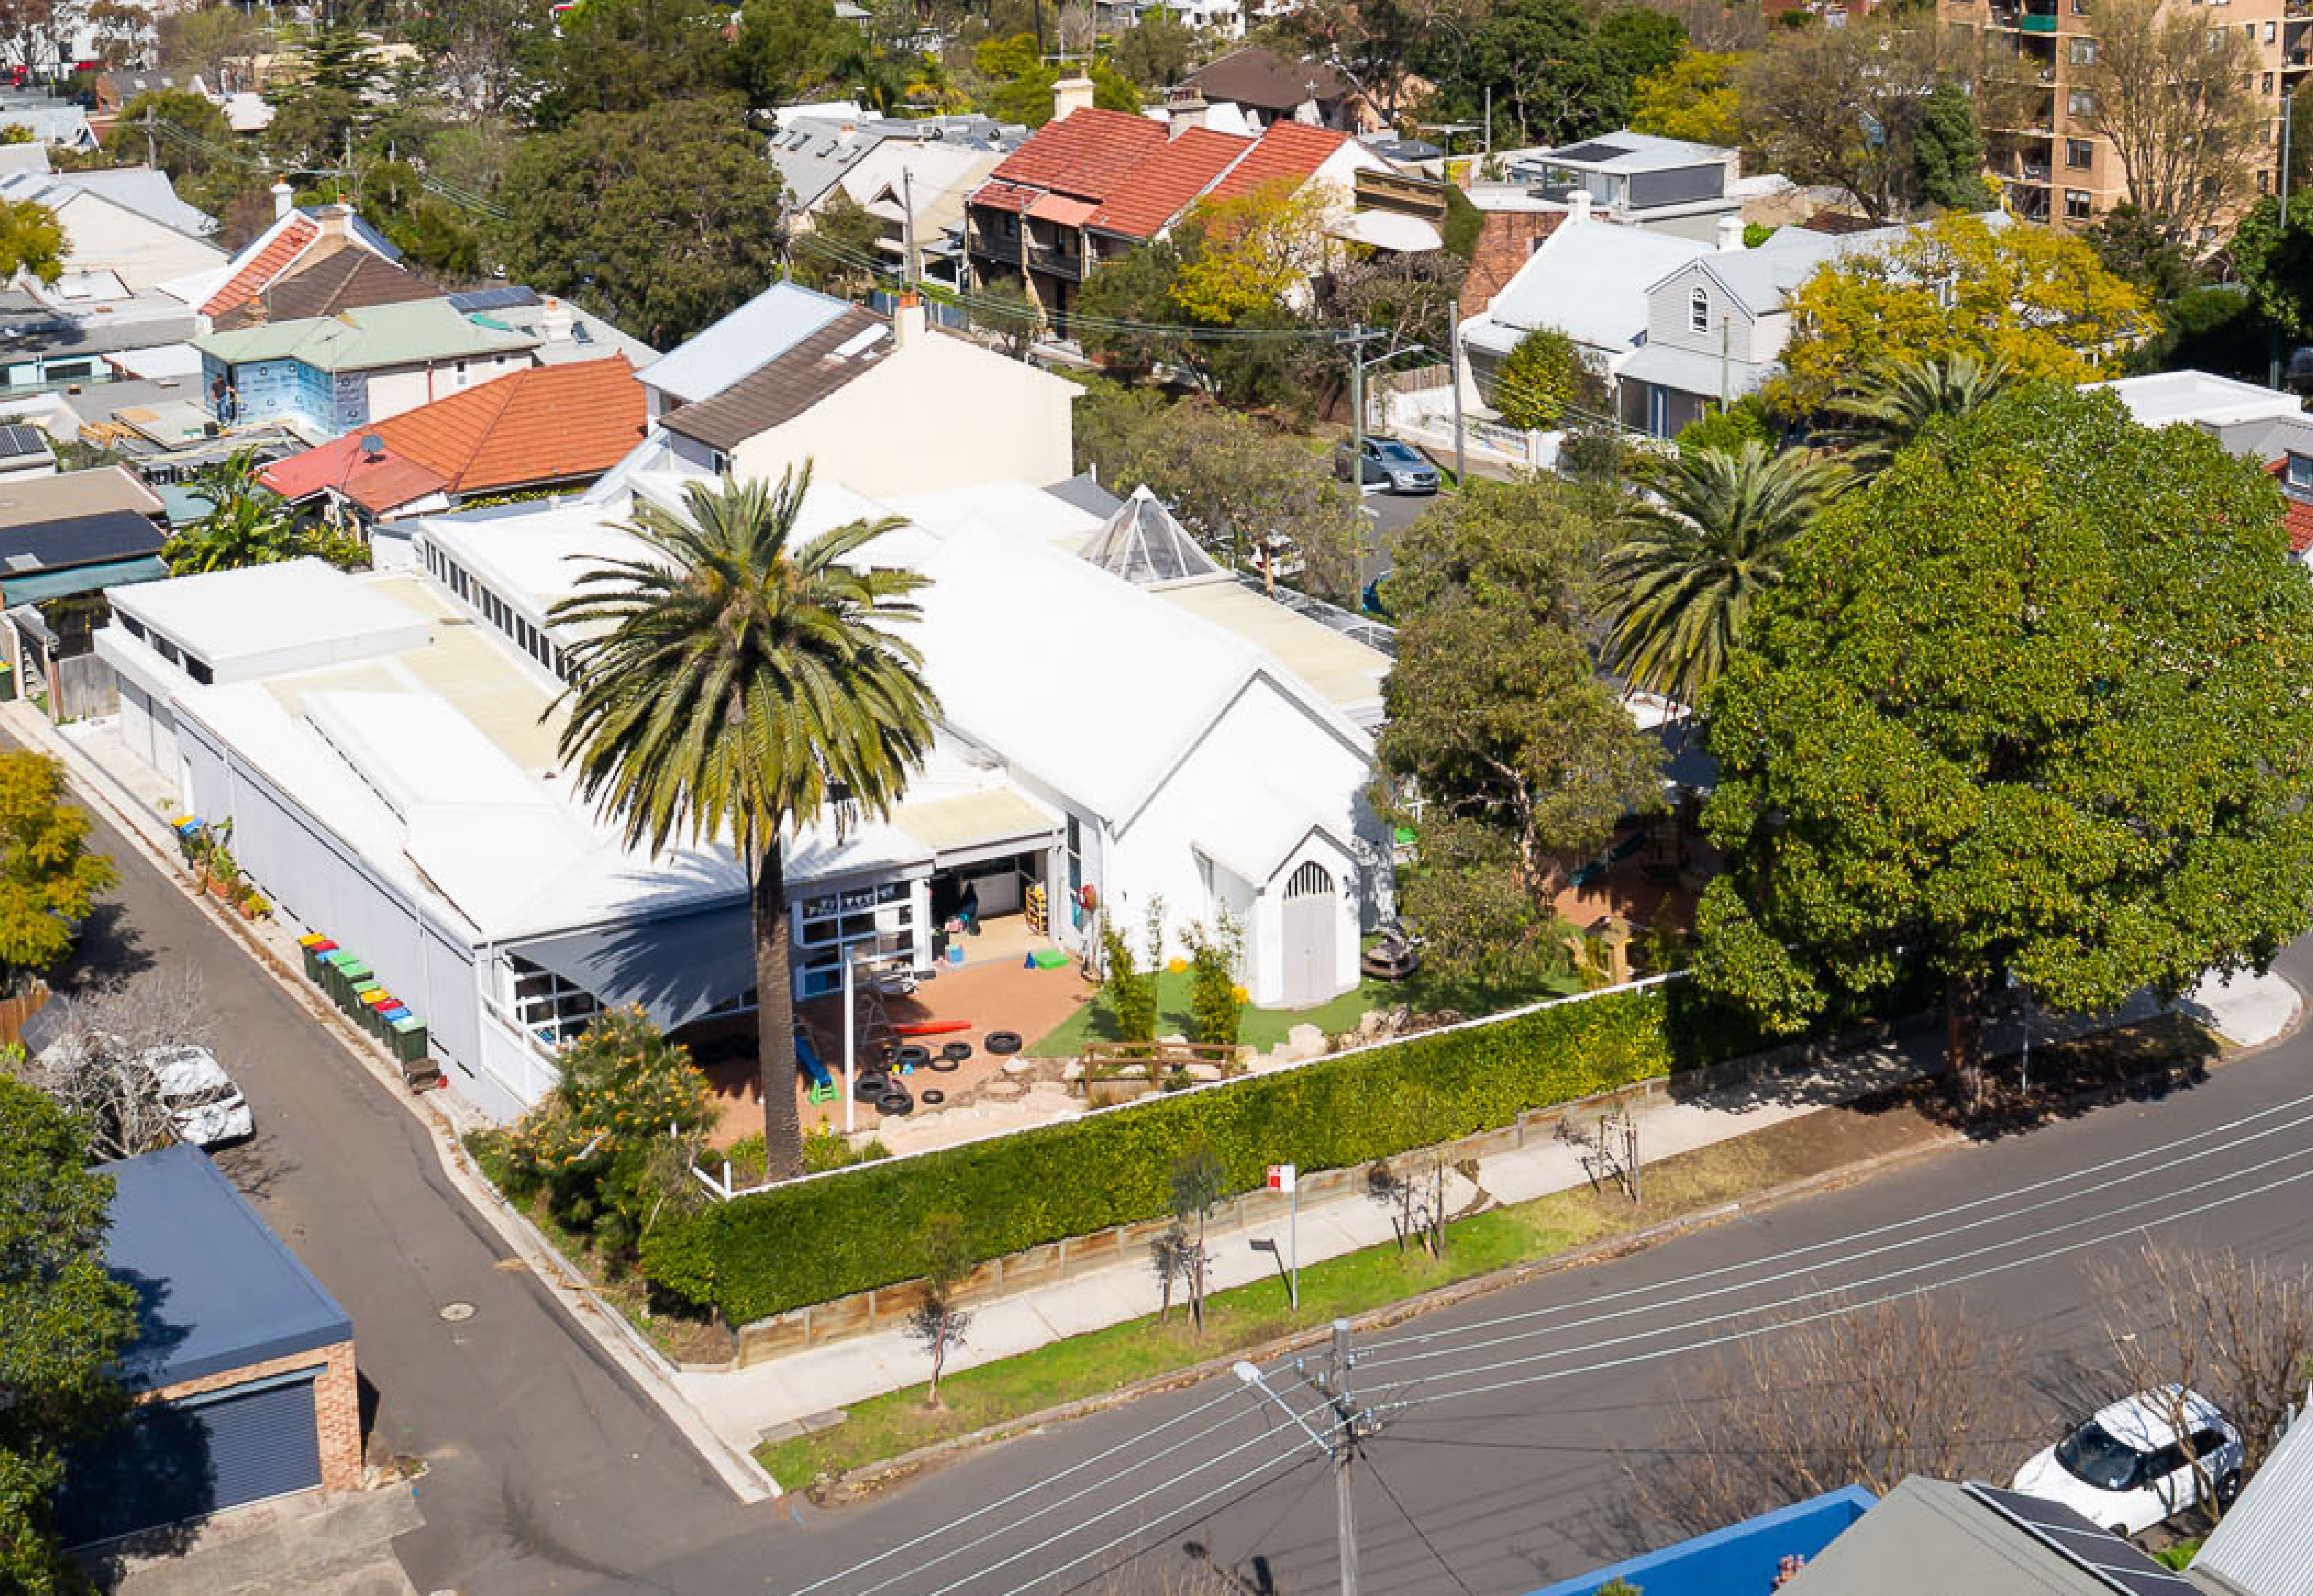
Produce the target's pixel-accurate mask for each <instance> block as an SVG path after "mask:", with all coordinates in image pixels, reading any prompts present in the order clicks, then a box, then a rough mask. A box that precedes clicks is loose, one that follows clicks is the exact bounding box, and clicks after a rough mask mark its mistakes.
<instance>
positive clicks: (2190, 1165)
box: [653, 949, 2313, 1596]
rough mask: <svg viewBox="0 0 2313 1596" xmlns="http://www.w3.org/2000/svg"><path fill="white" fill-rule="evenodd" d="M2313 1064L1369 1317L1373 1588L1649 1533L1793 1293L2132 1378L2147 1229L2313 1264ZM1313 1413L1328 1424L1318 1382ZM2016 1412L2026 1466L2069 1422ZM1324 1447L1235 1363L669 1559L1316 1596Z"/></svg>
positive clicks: (793, 1590) (1522, 1579)
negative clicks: (2014, 1337) (2123, 1368)
mask: <svg viewBox="0 0 2313 1596" xmlns="http://www.w3.org/2000/svg"><path fill="white" fill-rule="evenodd" d="M2283 968H2284V970H2285V972H2286V973H2289V974H2291V976H2292V978H2296V979H2297V980H2299V981H2300V984H2303V983H2304V982H2305V981H2306V980H2307V979H2308V978H2309V976H2313V959H2309V958H2308V957H2307V955H2306V953H2305V951H2303V950H2301V949H2300V950H2295V951H2292V952H2291V955H2289V956H2288V957H2286V958H2285V959H2284V961H2283ZM2309 1065H2313V1041H2309V1040H2308V1039H2306V1038H2304V1037H2300V1038H2298V1039H2292V1040H2291V1041H2290V1042H2287V1043H2285V1044H2283V1045H2282V1046H2281V1047H2279V1048H2275V1049H2274V1050H2273V1051H2271V1052H2269V1053H2266V1054H2265V1055H2262V1056H2260V1057H2255V1058H2250V1059H2246V1060H2242V1061H2240V1062H2238V1063H2235V1064H2232V1065H2228V1066H2226V1067H2224V1068H2222V1069H2221V1070H2219V1071H2217V1072H2216V1073H2215V1074H2212V1076H2210V1077H2209V1078H2208V1079H2206V1080H2205V1081H2203V1083H2200V1084H2198V1085H2196V1086H2194V1087H2192V1088H2190V1089H2188V1090H2185V1091H2181V1092H2176V1093H2174V1094H2172V1095H2170V1096H2169V1097H2168V1098H2167V1099H2166V1100H2164V1101H2141V1102H2124V1103H2119V1104H2115V1105H2111V1106H2107V1107H2104V1108H2100V1109H2094V1110H2091V1111H2089V1112H2086V1113H2084V1114H2082V1115H2080V1117H2078V1118H2072V1119H2069V1120H2064V1121H2061V1122H2058V1123H2056V1124H2054V1125H2051V1126H2047V1127H2043V1128H2040V1129H2038V1130H2036V1131H2033V1132H2031V1133H2029V1134H2027V1135H2020V1136H2011V1137H2008V1138H2006V1139H2002V1140H1998V1141H1994V1142H1992V1143H1989V1144H1975V1145H1970V1146H1967V1147H1964V1148H1959V1149H1956V1150H1953V1151H1951V1152H1948V1153H1941V1154H1939V1155H1937V1156H1935V1157H1933V1158H1931V1159H1930V1160H1927V1161H1925V1162H1922V1163H1918V1164H1915V1165H1912V1166H1909V1167H1907V1168H1904V1169H1903V1170H1901V1171H1896V1172H1894V1173H1891V1174H1888V1175H1886V1176H1883V1177H1881V1178H1880V1179H1877V1180H1874V1181H1871V1182H1869V1183H1867V1184H1864V1185H1861V1186H1859V1187H1856V1188H1851V1189H1848V1190H1844V1191H1841V1192H1838V1193H1835V1194H1831V1195H1826V1196H1825V1197H1819V1198H1815V1199H1810V1200H1807V1201H1804V1202H1799V1203H1794V1204H1791V1205H1789V1206H1784V1207H1782V1208H1779V1209H1776V1210H1774V1211H1772V1212H1771V1213H1769V1214H1766V1215H1762V1216H1759V1217H1756V1218H1752V1219H1746V1220H1743V1221H1739V1222H1736V1223H1729V1224H1727V1225H1724V1226H1721V1227H1719V1228H1716V1229H1712V1230H1709V1231H1705V1232H1699V1233H1697V1234H1694V1235H1693V1236H1690V1237H1688V1238H1685V1239H1684V1240H1681V1241H1674V1242H1671V1243H1668V1244H1666V1245H1663V1246H1660V1247H1658V1248H1656V1249H1654V1250H1651V1251H1649V1252H1646V1253H1643V1254H1640V1255H1638V1256H1636V1257H1633V1258H1628V1259H1625V1260H1623V1261H1621V1262H1618V1263H1614V1264H1611V1265H1606V1266H1603V1267H1594V1268H1589V1269H1585V1270H1580V1271H1576V1272H1572V1273H1569V1274H1566V1275H1563V1276H1557V1277H1554V1278H1551V1279H1547V1280H1544V1281H1541V1282H1538V1283H1536V1284H1535V1285H1531V1286H1529V1287H1526V1288H1524V1289H1520V1290H1517V1291H1513V1292H1507V1293H1500V1294H1498V1295H1495V1296H1491V1297H1487V1298H1483V1299H1480V1300H1478V1301H1476V1302H1471V1303H1467V1304H1464V1306H1463V1307H1461V1308H1460V1309H1458V1310H1456V1311H1449V1312H1445V1313H1440V1314H1438V1315H1435V1316H1432V1317H1430V1318H1428V1319H1425V1320H1420V1321H1416V1322H1415V1323H1413V1324H1411V1325H1407V1326H1402V1327H1399V1328H1397V1329H1394V1330H1392V1331H1389V1332H1385V1333H1382V1334H1377V1335H1376V1336H1374V1337H1370V1338H1368V1339H1367V1340H1365V1341H1364V1343H1363V1344H1362V1346H1361V1351H1360V1357H1359V1369H1358V1371H1357V1373H1356V1376H1355V1379H1356V1384H1357V1389H1358V1390H1359V1392H1360V1393H1361V1395H1362V1396H1363V1398H1364V1399H1365V1400H1366V1401H1368V1402H1370V1403H1373V1404H1375V1405H1376V1406H1377V1407H1379V1408H1381V1409H1382V1410H1383V1415H1384V1419H1385V1423H1384V1427H1383V1429H1382V1432H1381V1434H1379V1436H1378V1437H1377V1438H1376V1440H1374V1441H1373V1442H1372V1443H1370V1451H1369V1454H1368V1456H1369V1459H1370V1463H1369V1466H1366V1467H1364V1468H1363V1472H1362V1473H1361V1475H1360V1476H1359V1484H1358V1489H1357V1494H1356V1513H1357V1518H1358V1521H1359V1530H1360V1532H1359V1545H1360V1549H1361V1556H1362V1559H1363V1574H1364V1580H1365V1583H1366V1585H1367V1587H1368V1588H1369V1589H1375V1590H1381V1591H1387V1592H1440V1593H1457V1592H1476V1593H1479V1596H1508V1593H1516V1592H1526V1591H1530V1590H1532V1589H1534V1588H1535V1587H1536V1586H1538V1585H1541V1584H1543V1583H1547V1582H1549V1581H1552V1580H1555V1579H1559V1578H1563V1577H1567V1576H1569V1575H1572V1574H1579V1573H1582V1572H1585V1571H1587V1570H1588V1569H1590V1568H1592V1567H1596V1566H1597V1565H1599V1564H1601V1563H1603V1562H1605V1561H1609V1560H1612V1559H1613V1558H1615V1557H1622V1556H1625V1555H1628V1554H1629V1553H1630V1552H1631V1551H1633V1550H1637V1549H1640V1548H1639V1547H1638V1546H1637V1545H1635V1544H1634V1543H1633V1539H1632V1535H1633V1532H1632V1530H1631V1527H1630V1525H1629V1524H1628V1521H1627V1520H1626V1519H1625V1518H1624V1517H1623V1513H1622V1512H1621V1511H1620V1509H1619V1507H1618V1504H1620V1503H1621V1502H1623V1500H1625V1499H1626V1493H1625V1491H1624V1489H1623V1485H1622V1478H1623V1477H1622V1474H1621V1466H1620V1464H1619V1462H1618V1455H1619V1454H1629V1455H1631V1458H1632V1460H1633V1462H1634V1463H1635V1464H1636V1465H1637V1466H1638V1467H1640V1468H1643V1467H1645V1465H1646V1454H1647V1452H1648V1451H1649V1447H1650V1446H1656V1445H1662V1444H1676V1445H1684V1446H1693V1444H1694V1442H1693V1438H1692V1437H1691V1436H1678V1435H1675V1434H1674V1425H1673V1423H1672V1421H1673V1418H1674V1416H1675V1403H1676V1400H1677V1398H1678V1395H1679V1392H1680V1390H1681V1385H1682V1381H1692V1380H1693V1375H1694V1374H1695V1372H1697V1371H1698V1370H1699V1369H1700V1368H1702V1361H1703V1360H1704V1359H1708V1358H1716V1357H1719V1356H1723V1355H1726V1349H1727V1348H1728V1347H1730V1346H1735V1345H1736V1344H1737V1343H1738V1342H1739V1341H1740V1340H1742V1339H1743V1338H1744V1337H1746V1335H1749V1336H1754V1337H1755V1336H1756V1335H1758V1334H1759V1333H1761V1331H1762V1329H1763V1326H1764V1325H1765V1323H1766V1322H1767V1319H1768V1316H1770V1315H1774V1316H1777V1317H1786V1316H1790V1315H1792V1314H1804V1313H1807V1312H1819V1311H1823V1310H1824V1309H1825V1308H1826V1307H1828V1306H1829V1305H1830V1304H1831V1303H1832V1302H1834V1301H1846V1302H1869V1301H1871V1300H1874V1299H1878V1298H1881V1297H1888V1296H1895V1295H1901V1294H1904V1293H1913V1292H1915V1291H1920V1290H1923V1289H1925V1290H1931V1291H1935V1292H1938V1293H1955V1294H1957V1296H1958V1297H1959V1299H1960V1300H1961V1301H1962V1302H1963V1303H1964V1304H1965V1306H1966V1311H1968V1312H1969V1313H1971V1314H1972V1315H1974V1316H1979V1317H1982V1318H1984V1319H1988V1320H1990V1321H1992V1323H1994V1324H1996V1325H1998V1326H2001V1327H2003V1328H2006V1329H2012V1330H2014V1331H2016V1332H2018V1333H2019V1334H2020V1335H2021V1336H2022V1337H2024V1338H2025V1340H2026V1343H2027V1346H2028V1347H2029V1348H2030V1369H2031V1372H2032V1375H2033V1378H2034V1381H2035V1384H2036V1387H2037V1388H2038V1389H2039V1390H2040V1391H2041V1393H2042V1395H2043V1397H2044V1398H2045V1399H2047V1400H2049V1401H2050V1402H2051V1403H2052V1404H2054V1405H2055V1406H2057V1407H2071V1408H2072V1409H2074V1410H2076V1411H2077V1410H2080V1409H2081V1407H2082V1406H2083V1405H2086V1406H2093V1405H2094V1404H2095V1403H2096V1402H2097V1401H2099V1400H2103V1399H2109V1398H2110V1397H2113V1396H2117V1395H2120V1394H2123V1393H2122V1392H2121V1391H2120V1390H2117V1389H2114V1386H2113V1381H2114V1380H2115V1376H2114V1375H2113V1374H2112V1373H2111V1372H2109V1371H2108V1370H2107V1369H2106V1366H2105V1364H2104V1361H2103V1360H2102V1358H2101V1356H2100V1348H2102V1347H2103V1346H2105V1345H2106V1336H2107V1334H2108V1331H2107V1329H2106V1325H2107V1314H2108V1312H2109V1311H2110V1307H2109V1305H2108V1304H2107V1303H2106V1302H2103V1301H2102V1300H2100V1298H2099V1294H2098V1288H2097V1285H2096V1284H2095V1281H2094V1279H2093V1276H2094V1273H2095V1271H2096V1270H2097V1269H2098V1267H2099V1266H2109V1265H2110V1264H2112V1263H2113V1262H2115V1260H2124V1259H2125V1258H2128V1257H2129V1256H2131V1255H2133V1253H2134V1252H2135V1251H2136V1250H2138V1249H2139V1248H2141V1247H2142V1244H2143V1242H2144V1241H2145V1239H2146V1238H2147V1237H2148V1236H2150V1237H2154V1238H2157V1239H2159V1240H2163V1241H2200V1242H2207V1243H2221V1244H2224V1245H2229V1246H2232V1247H2235V1248H2238V1249H2241V1250H2244V1251H2247V1252H2251V1253H2254V1254H2256V1256H2259V1257H2262V1258H2273V1259H2285V1260H2290V1261H2293V1262H2296V1263H2299V1264H2305V1263H2308V1262H2313V1068H2309ZM1769 1345H1772V1343H1769ZM1276 1378H1277V1383H1278V1384H1279V1386H1280V1389H1288V1390H1289V1389H1293V1387H1294V1382H1293V1381H1292V1379H1291V1377H1290V1375H1289V1372H1279V1373H1278V1374H1277V1377H1276ZM1298 1406H1299V1407H1302V1408H1304V1409H1306V1410H1310V1411H1311V1413H1312V1422H1314V1423H1316V1424H1318V1425H1321V1426H1322V1425H1324V1423H1325V1419H1324V1416H1322V1415H1318V1414H1315V1411H1314V1410H1315V1407H1316V1406H1317V1405H1316V1403H1315V1400H1314V1399H1303V1400H1302V1401H1301V1402H1300V1403H1299V1404H1298ZM2017 1427H2018V1431H2019V1433H2018V1434H2017V1435H2015V1436H2014V1437H2012V1438H2010V1439H2012V1447H2013V1451H2014V1455H2015V1460H2016V1461H2018V1462H2021V1461H2022V1460H2023V1459H2024V1458H2025V1457H2027V1455H2029V1454H2030V1453H2031V1452H2032V1451H2036V1449H2037V1448H2038V1447H2040V1446H2041V1445H2044V1444H2045V1443H2046V1442H2047V1441H2048V1440H2050V1439H2052V1438H2053V1436H2052V1435H2050V1434H2047V1433H2046V1432H2045V1430H2043V1429H2041V1428H2040V1427H2039V1426H2038V1425H2036V1423H2034V1422H2032V1421H2030V1420H2027V1419H2025V1418H2022V1417H2020V1416H2019V1418H2018V1421H2017ZM1314 1457H1315V1454H1314V1451H1313V1449H1312V1448H1311V1446H1310V1444H1309V1443H1308V1441H1307V1440H1306V1438H1305V1437H1303V1436H1301V1435H1300V1434H1298V1433H1297V1431H1295V1430H1294V1429H1293V1428H1292V1427H1291V1426H1290V1425H1288V1423H1287V1422H1286V1421H1285V1420H1284V1419H1283V1418H1282V1417H1280V1416H1276V1415H1274V1414H1264V1413H1263V1412H1262V1411H1261V1409H1260V1408H1259V1407H1257V1406H1256V1405H1255V1403H1254V1402H1253V1399H1251V1398H1250V1397H1249V1396H1247V1395H1246V1394H1244V1392H1242V1391H1241V1390H1238V1389H1236V1383H1235V1382H1234V1381H1226V1380H1224V1381H1215V1382H1210V1383H1208V1384H1206V1385H1204V1386H1201V1387H1199V1388H1196V1389H1193V1390H1188V1391H1184V1392H1180V1393H1175V1394H1174V1395H1171V1396H1168V1397H1165V1398H1161V1399H1154V1400H1151V1401H1148V1402H1144V1403H1141V1404H1139V1405H1138V1406H1136V1407H1132V1408H1130V1409H1128V1410H1124V1411H1120V1412H1116V1413H1112V1414H1108V1415H1104V1416H1099V1417H1097V1418H1095V1419H1091V1420H1087V1421H1086V1422H1083V1423H1080V1424H1077V1425H1069V1426H1068V1427H1066V1428H1064V1429H1061V1430H1059V1431H1056V1432H1054V1433H1051V1434H1045V1435H1041V1436H1037V1437H1033V1438H1030V1439H1026V1440H1023V1441H1019V1442H1016V1443H1010V1444H1007V1445H1006V1446H1003V1447H1001V1448H998V1449H995V1450H993V1451H989V1452H987V1453H985V1454H983V1455H981V1456H980V1457H979V1458H977V1459H975V1460H972V1461H970V1462H968V1463H965V1464H962V1465H959V1466H955V1467H952V1468H950V1469H945V1470H944V1471H940V1472H937V1473H935V1474H932V1475H930V1476H929V1477H927V1478H921V1479H919V1480H917V1481H915V1482H913V1483H911V1484H910V1485H908V1486H904V1487H902V1488H901V1489H899V1490H897V1491H895V1492H893V1494H891V1495H887V1496H885V1497H884V1498H882V1499H880V1500H878V1501H876V1502H875V1503H872V1504H866V1505H861V1506H855V1507H851V1508H847V1509H841V1510H837V1511H831V1512H823V1513H812V1512H807V1513H806V1514H805V1518H804V1521H803V1522H802V1524H801V1525H800V1526H799V1527H794V1528H790V1527H788V1526H787V1525H785V1524H782V1525H780V1526H779V1527H778V1530H777V1532H776V1533H770V1534H766V1535H764V1536H763V1537H761V1539H760V1540H759V1541H756V1542H754V1543H753V1544H752V1545H750V1546H748V1547H747V1548H745V1550H744V1552H743V1553H741V1554H740V1555H738V1556H734V1555H733V1554H734V1550H736V1548H732V1547H724V1548H710V1549H707V1550H704V1551H701V1552H699V1553H697V1554H694V1555H692V1556H690V1557H684V1558H682V1559H679V1560H677V1561H675V1562H673V1563H670V1564H665V1565H659V1566H657V1567H656V1568H655V1569H654V1570H653V1574H654V1577H655V1579H656V1580H657V1581H658V1582H659V1583H664V1584H667V1585H669V1586H671V1587H673V1588H675V1589H680V1590H699V1591H704V1590H735V1589H738V1588H741V1585H742V1583H744V1585H745V1587H746V1588H749V1589H769V1590H773V1591H778V1592H783V1593H787V1596H801V1593H802V1592H828V1593H834V1592H842V1593H844V1596H870V1593H872V1592H880V1591H889V1592H906V1593H907V1596H999V1593H1007V1592H1067V1591H1098V1592H1107V1593H1115V1592H1125V1591H1142V1590H1145V1591H1150V1592H1154V1591H1157V1590H1160V1589H1164V1588H1165V1586H1163V1585H1161V1584H1159V1583H1156V1580H1155V1576H1156V1574H1159V1573H1161V1572H1163V1571H1164V1570H1165V1568H1166V1567H1168V1566H1169V1567H1171V1568H1174V1569H1176V1570H1177V1569H1179V1568H1182V1567H1183V1566H1184V1565H1185V1561H1186V1559H1185V1557H1184V1554H1183V1551H1182V1549H1181V1548H1182V1547H1183V1543H1184V1542H1188V1541H1191V1540H1194V1541H1197V1542H1200V1543H1201V1544H1203V1545H1204V1546H1206V1547H1208V1548H1209V1550H1210V1552H1211V1554H1212V1556H1213V1557H1215V1558H1216V1559H1217V1560H1218V1562H1219V1563H1221V1564H1223V1565H1228V1566H1232V1567H1235V1568H1236V1569H1239V1570H1240V1571H1243V1572H1244V1574H1246V1575H1247V1576H1248V1577H1253V1575H1254V1573H1255V1559H1262V1560H1264V1561H1265V1565H1266V1570H1267V1573H1268V1574H1269V1577H1270V1579H1271V1581H1272V1582H1273V1587H1274V1589H1275V1590H1276V1591H1278V1592H1286V1593H1289V1596H1306V1593H1310V1592H1326V1591H1332V1590H1334V1589H1336V1588H1337V1585H1336V1583H1335V1572H1334V1557H1335V1543H1334V1509H1333V1502H1332V1487H1331V1486H1330V1484H1329V1483H1328V1479H1327V1477H1326V1476H1325V1474H1324V1470H1323V1469H1321V1468H1320V1467H1318V1466H1317V1465H1316V1463H1315V1460H1314ZM1415 1525H1418V1526H1419V1529H1418V1530H1417V1529H1415V1528H1414V1526H1415ZM1136 1554H1145V1557H1142V1558H1141V1560H1140V1561H1139V1562H1138V1563H1137V1564H1136V1563H1133V1562H1132V1561H1131V1560H1132V1559H1133V1558H1134V1557H1135V1555H1136Z"/></svg>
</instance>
